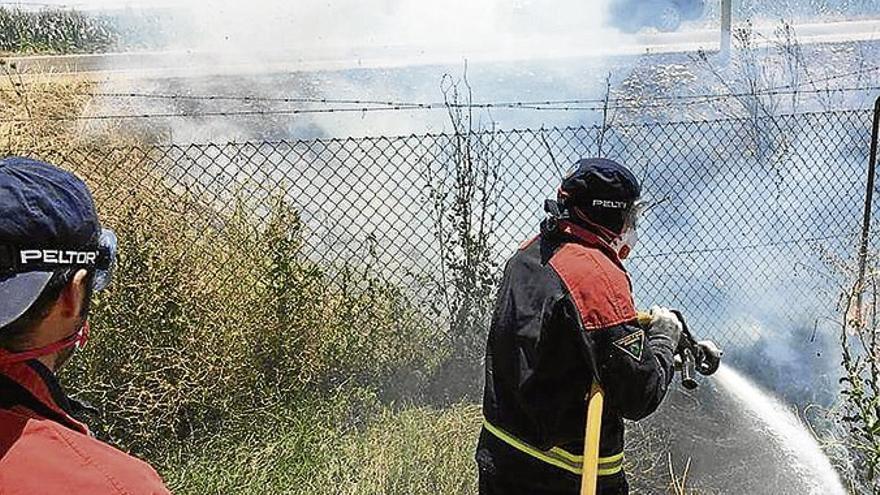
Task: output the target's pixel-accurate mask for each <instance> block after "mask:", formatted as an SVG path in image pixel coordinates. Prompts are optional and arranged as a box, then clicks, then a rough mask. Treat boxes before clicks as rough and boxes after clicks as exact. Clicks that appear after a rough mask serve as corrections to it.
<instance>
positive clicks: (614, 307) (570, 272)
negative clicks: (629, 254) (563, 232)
mask: <svg viewBox="0 0 880 495" xmlns="http://www.w3.org/2000/svg"><path fill="white" fill-rule="evenodd" d="M550 265H551V266H552V267H553V269H554V270H555V271H556V273H557V274H559V277H560V278H561V279H562V282H563V283H564V284H565V286H566V288H568V292H569V293H570V294H571V298H572V299H573V300H574V303H575V306H577V310H578V313H580V317H581V322H582V323H583V326H584V330H587V331H589V330H597V329H600V328H607V327H611V326H614V325H620V324H621V323H626V322H628V321H632V320H634V319H635V318H636V309H635V304H634V303H633V299H632V288H631V286H630V281H629V277H628V276H627V274H626V272H625V271H624V270H622V269H621V268H620V267H619V266H617V265H616V264H615V263H614V261H612V260H611V259H609V258H608V256H606V255H605V254H604V253H602V251H600V250H599V249H596V248H591V247H587V246H583V245H581V244H578V243H573V242H567V243H564V244H562V246H560V247H559V249H558V250H557V251H556V253H555V254H554V255H553V257H552V258H551V259H550Z"/></svg>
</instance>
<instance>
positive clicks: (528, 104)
mask: <svg viewBox="0 0 880 495" xmlns="http://www.w3.org/2000/svg"><path fill="white" fill-rule="evenodd" d="M876 71H880V66H872V67H867V68H862V69H859V70H858V71H852V72H848V73H843V74H835V75H832V76H827V77H824V78H819V79H810V80H808V81H804V82H801V83H797V84H787V85H780V86H774V87H770V88H765V89H760V90H756V91H751V92H738V93H737V92H729V93H717V94H697V95H655V96H651V97H648V98H638V97H617V98H609V99H607V100H606V99H605V98H575V99H566V100H534V101H499V102H484V103H469V104H464V103H448V102H428V103H425V102H413V101H390V100H371V99H345V98H342V99H340V98H306V97H267V96H253V95H241V96H236V95H220V94H214V95H192V94H167V93H142V92H103V91H86V92H75V93H74V94H76V95H78V96H89V97H96V98H137V99H157V100H172V101H177V100H183V101H236V102H242V103H259V102H266V103H298V104H321V105H371V106H382V107H390V108H393V109H428V110H430V109H438V108H449V107H452V108H475V109H492V108H525V109H535V108H532V107H551V106H559V105H562V106H565V105H578V108H577V109H578V110H585V109H587V110H588V109H592V108H593V107H597V108H598V109H604V108H605V106H604V104H605V103H606V102H608V103H614V105H613V108H625V107H623V106H622V105H621V103H638V108H643V107H644V106H645V104H646V103H654V102H661V101H664V102H665V101H670V102H676V103H677V104H686V103H681V102H686V101H696V103H693V104H703V103H706V102H709V101H714V100H721V99H729V98H744V97H753V96H782V95H792V94H800V93H804V94H809V93H825V92H834V91H860V90H875V89H877V87H876V86H872V87H862V88H813V89H802V88H801V87H802V86H806V85H808V84H809V85H813V86H815V84H816V83H820V82H829V81H834V80H840V79H845V78H847V77H853V76H857V75H863V74H867V73H869V72H876ZM0 91H5V92H10V91H15V90H10V89H2V90H0ZM40 92H51V90H40ZM582 105H590V107H589V108H584V107H583V106H582ZM599 105H602V106H599ZM655 106H656V107H659V106H660V105H655ZM609 108H611V107H609Z"/></svg>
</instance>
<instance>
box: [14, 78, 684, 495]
mask: <svg viewBox="0 0 880 495" xmlns="http://www.w3.org/2000/svg"><path fill="white" fill-rule="evenodd" d="M29 79H30V80H29V81H28V83H27V84H24V83H23V81H22V79H20V78H19V76H17V75H16V74H14V73H12V72H10V73H8V74H7V75H6V79H5V83H4V84H5V85H4V86H3V89H5V90H6V91H3V92H2V93H0V97H2V98H3V103H4V105H3V106H2V112H3V113H2V114H0V117H2V118H6V119H9V118H21V119H32V120H29V121H27V122H19V123H6V124H4V127H2V128H0V131H2V136H0V147H2V148H3V149H4V150H5V151H6V152H7V153H8V152H13V151H14V152H25V151H26V152H27V153H28V154H31V155H34V156H38V157H43V158H45V159H47V160H50V161H52V162H55V163H57V164H60V165H62V166H65V167H68V168H70V169H72V170H74V171H75V172H77V173H78V174H80V175H81V176H82V177H84V178H85V179H86V180H87V181H88V182H89V183H90V184H91V185H92V187H93V190H94V192H95V197H96V201H97V203H98V206H99V211H100V212H101V214H102V216H103V221H104V223H105V224H107V225H109V226H112V227H113V228H115V229H116V231H117V234H118V235H119V237H120V242H121V256H120V263H119V270H118V273H117V278H116V280H115V282H114V285H113V287H112V289H111V290H110V291H109V292H107V293H106V294H103V295H101V297H99V298H98V299H97V301H96V305H95V308H94V313H93V328H94V329H95V331H94V339H93V342H92V343H91V344H90V346H89V347H88V348H87V349H86V350H85V352H84V353H83V354H81V355H80V356H78V357H77V359H75V360H74V362H73V364H72V365H71V366H72V367H71V368H70V369H69V370H66V373H65V376H64V379H65V382H66V383H67V384H69V386H71V388H72V389H74V391H75V392H77V393H78V394H80V395H84V396H85V397H86V398H88V399H91V400H92V401H93V402H95V403H96V404H99V405H100V406H101V408H102V411H103V412H102V414H101V417H100V418H99V419H98V421H96V422H95V423H93V424H94V426H96V427H97V430H98V432H99V433H100V434H101V435H102V436H103V437H104V438H107V439H110V440H111V441H113V442H114V443H115V444H117V445H119V446H121V447H123V448H125V449H127V450H130V451H133V452H135V453H137V454H139V455H141V456H144V457H146V458H147V459H148V460H149V461H150V462H151V463H153V464H154V465H156V466H157V467H158V468H159V469H160V471H161V472H162V474H163V476H165V477H166V479H167V480H168V482H169V484H170V486H171V487H172V488H173V489H174V490H175V491H176V492H178V493H198V494H202V493H217V494H225V493H292V494H319V495H320V494H331V493H332V494H338V493H342V494H351V495H354V494H401V495H403V494H411V493H449V494H459V493H461V494H469V493H476V470H475V466H474V464H473V461H472V456H473V450H474V447H475V442H476V438H477V432H478V430H479V427H480V411H479V407H478V406H475V405H468V404H460V405H454V406H452V407H449V408H444V409H433V408H429V407H419V406H407V407H402V406H400V405H399V404H398V405H395V404H394V403H392V402H389V401H388V397H389V391H396V390H399V389H400V388H401V383H403V380H405V381H406V383H407V387H410V386H413V384H415V385H418V384H419V383H423V382H424V381H425V380H427V379H429V377H430V376H432V374H434V373H435V372H436V370H437V369H438V368H439V367H440V364H441V363H442V362H443V360H444V359H445V358H446V356H447V355H448V349H444V348H443V347H442V346H438V345H437V344H436V343H437V342H440V341H441V340H440V339H439V338H438V335H437V330H436V329H435V328H433V327H432V326H431V325H430V324H429V323H428V322H429V321H430V320H429V319H426V318H424V315H423V314H422V313H421V312H420V311H419V310H418V309H417V308H415V307H414V306H412V305H411V304H410V303H409V302H408V300H407V297H406V295H405V294H404V293H403V292H402V291H401V290H400V289H399V288H397V287H395V286H394V285H393V284H389V283H387V282H386V281H384V280H381V279H379V278H377V277H376V276H374V275H373V271H372V270H371V268H370V267H369V266H343V267H326V266H319V265H317V264H315V263H314V262H311V261H309V260H308V259H307V258H306V257H305V256H303V255H302V253H301V252H300V251H301V250H300V248H301V246H302V237H301V234H302V225H301V222H300V221H299V217H298V215H297V212H296V211H295V210H294V209H292V208H290V207H289V206H288V205H286V204H285V203H284V202H283V201H281V200H280V199H279V200H275V201H274V202H273V203H272V204H271V205H270V206H271V214H270V215H269V216H268V218H269V220H268V221H261V222H257V221H256V220H255V219H254V218H253V217H252V215H251V214H250V213H249V212H251V211H253V205H250V204H248V203H247V202H246V201H240V202H235V201H234V202H233V204H229V205H225V207H224V208H217V205H210V204H205V203H204V202H202V201H201V200H200V199H199V198H198V197H195V196H194V195H192V194H188V193H187V192H186V191H183V192H181V191H178V190H172V189H170V188H169V187H168V186H167V184H166V182H165V180H164V178H163V176H162V175H161V173H159V172H158V170H157V168H155V167H154V165H155V164H156V163H157V160H159V158H158V157H156V156H155V154H154V151H153V150H152V148H151V147H150V146H148V144H149V141H150V137H149V136H150V135H149V133H143V132H138V133H131V132H128V131H127V130H125V129H123V128H120V127H113V126H110V127H105V128H104V129H103V130H102V132H100V133H95V132H93V131H89V132H85V129H84V128H83V127H81V126H80V125H79V124H77V123H75V122H70V121H59V120H53V118H60V117H68V116H75V115H77V114H79V113H80V112H84V111H88V105H89V100H88V98H87V97H84V96H82V93H83V92H86V91H88V89H89V88H90V87H91V83H89V82H87V81H77V80H67V81H58V80H50V79H48V78H47V79H43V80H41V79H40V78H39V77H38V76H36V77H35V76H30V78H29ZM273 197H276V198H279V197H280V196H278V195H275V196H273ZM331 268H332V269H331ZM331 273H332V274H333V275H332V276H331ZM214 274H220V275H219V276H215V275H214ZM341 288H344V289H341ZM639 432H640V430H634V434H635V435H639V434H640V433H639ZM642 433H644V432H642ZM630 444H631V445H637V446H645V448H648V447H649V446H650V445H651V442H649V441H647V440H642V439H637V440H633V441H632V442H630ZM648 454H649V452H644V453H642V452H634V453H631V458H633V459H647V458H648V457H649V456H648ZM627 468H628V471H629V472H631V473H632V476H633V478H634V484H635V485H639V486H657V484H658V483H659V484H660V485H662V484H664V483H667V481H665V480H667V479H668V478H665V476H666V473H660V472H659V470H657V469H655V468H653V467H650V466H647V465H644V464H642V465H634V464H632V463H630V464H629V465H628V467H627ZM658 476H660V477H663V480H664V481H659V482H658V481H657V477H658ZM673 477H675V476H673ZM648 478H651V482H650V483H648V482H647V481H646V480H647V479H648ZM685 478H686V473H685V475H684V476H682V477H680V479H681V482H678V481H677V482H675V483H673V484H672V485H671V488H670V491H671V493H684V492H683V487H684V479H685Z"/></svg>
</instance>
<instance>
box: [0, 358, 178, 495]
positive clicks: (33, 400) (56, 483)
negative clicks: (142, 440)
mask: <svg viewBox="0 0 880 495" xmlns="http://www.w3.org/2000/svg"><path fill="white" fill-rule="evenodd" d="M3 353H4V351H2V350H0V355H3ZM71 410H72V408H71V402H70V400H69V399H68V398H67V396H66V395H65V394H64V393H63V392H62V390H61V387H60V386H59V385H58V382H57V380H56V379H55V376H54V374H53V373H52V372H51V371H50V370H49V369H48V368H46V367H45V366H43V364H42V363H40V362H39V361H35V360H32V361H27V362H23V363H15V364H5V365H0V495H14V494H28V495H31V494H44V493H45V494H54V493H63V494H79V493H82V494H90V495H92V494H114V495H122V494H125V495H140V494H151V495H153V494H169V493H170V492H169V491H168V489H167V488H165V485H164V484H163V483H162V479H161V478H160V477H159V475H158V474H157V473H156V471H155V470H154V469H153V468H152V467H150V466H149V465H148V464H147V463H145V462H143V461H141V460H138V459H136V458H134V457H131V456H129V455H128V454H125V453H124V452H122V451H120V450H117V449H115V448H113V447H111V446H110V445H107V444H105V443H103V442H101V441H99V440H96V439H95V438H93V437H91V436H90V435H89V430H88V427H86V425H84V424H82V423H80V422H79V421H77V420H76V419H74V418H73V417H72V416H71V414H70V412H69V411H71Z"/></svg>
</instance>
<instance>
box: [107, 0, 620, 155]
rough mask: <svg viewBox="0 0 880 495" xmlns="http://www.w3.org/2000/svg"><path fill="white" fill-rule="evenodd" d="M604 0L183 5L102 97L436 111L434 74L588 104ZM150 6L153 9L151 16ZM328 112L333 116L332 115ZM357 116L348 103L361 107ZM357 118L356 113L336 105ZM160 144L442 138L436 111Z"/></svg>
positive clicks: (239, 122) (260, 124)
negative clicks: (148, 52) (411, 106)
mask: <svg viewBox="0 0 880 495" xmlns="http://www.w3.org/2000/svg"><path fill="white" fill-rule="evenodd" d="M606 3H607V2H606V0H601V1H588V2H583V1H577V0H563V1H551V0H532V1H528V0H520V1H513V2H511V1H506V0H480V1H468V0H451V1H445V2H421V1H415V0H409V1H404V0H368V1H355V0H336V1H329V2H328V1H320V0H300V1H297V2H270V1H267V0H257V1H252V2H238V1H233V0H209V1H207V2H202V1H195V0H190V1H188V2H179V3H177V4H175V6H174V7H161V9H160V10H167V9H172V10H171V11H172V12H173V13H174V15H173V16H168V17H169V18H173V19H174V21H173V23H171V24H172V25H170V26H164V29H163V30H162V32H161V33H157V37H162V38H163V39H162V40H157V41H156V44H159V45H165V46H167V47H168V51H167V52H164V53H161V54H159V55H157V56H155V57H150V58H148V59H146V60H148V61H147V62H145V65H143V66H142V67H136V68H134V69H132V67H131V65H130V64H131V61H130V60H124V63H125V64H127V65H125V66H120V67H114V69H118V70H117V74H116V75H115V77H113V78H111V79H109V80H108V81H107V82H105V83H104V86H103V88H102V89H103V90H105V91H107V92H140V93H144V92H150V93H171V94H189V95H200V94H207V95H225V96H248V97H254V98H255V99H259V98H274V99H277V98H310V99H321V98H326V99H350V100H378V101H396V102H422V103H423V102H441V101H442V100H443V94H442V92H441V88H440V82H441V78H442V77H443V75H444V74H452V75H453V76H454V77H455V78H456V79H460V78H462V77H463V76H464V75H465V69H464V67H465V64H467V71H466V74H467V76H468V78H469V80H470V83H471V85H472V87H473V88H474V93H475V99H477V100H495V101H497V100H498V99H504V98H509V99H511V100H514V101H516V100H521V99H558V98H560V97H569V96H577V97H581V98H586V97H597V96H601V94H602V92H603V91H604V77H605V75H606V74H607V72H608V71H609V67H608V66H607V63H606V60H605V58H604V57H603V56H602V55H601V51H602V50H604V49H607V47H608V46H614V45H615V44H616V43H619V42H620V41H621V40H622V39H624V38H625V36H624V35H622V34H621V33H619V32H618V31H616V30H614V29H609V28H607V27H605V24H606V22H605V19H606V10H607V5H606ZM157 8H158V7H157ZM328 106H334V105H308V104H287V103H281V102H262V103H261V102H258V101H254V102H245V103H243V102H230V101H220V102H218V101H213V102H212V101H207V102H206V101H203V102H192V101H189V102H183V101H164V102H163V101H155V100H149V101H124V102H120V101H105V102H103V105H102V106H99V107H96V108H95V109H94V113H120V112H123V111H125V112H131V113H181V112H184V111H185V112H189V113H204V112H236V111H262V110H271V111H278V110H288V109H292V108H306V109H311V110H314V109H316V108H318V109H320V108H327V107H328ZM335 106H337V107H338V106H339V105H335ZM363 106H366V105H360V107H363ZM346 107H347V108H353V109H357V108H358V107H359V106H358V105H346ZM490 118H491V119H492V120H494V121H496V122H498V124H499V125H500V126H503V127H513V126H516V127H523V126H531V125H541V124H544V123H547V120H548V119H549V120H550V121H551V122H550V124H551V125H553V124H557V123H559V122H560V121H561V120H564V119H568V120H565V121H564V122H563V123H570V122H571V119H581V118H582V116H573V115H570V114H569V115H560V114H555V115H547V114H545V115H526V114H525V113H524V112H503V111H502V112H497V113H496V114H494V115H491V116H488V115H487V116H486V120H488V119H490ZM153 122H154V123H155V122H158V123H159V124H161V125H163V126H165V127H166V128H167V129H168V134H169V135H170V136H171V138H172V139H173V140H174V141H176V142H180V143H186V142H218V141H221V142H226V141H242V140H261V139H282V138H284V139H295V138H315V137H336V136H364V135H379V134H381V135H396V134H412V133H422V132H442V131H443V130H446V129H447V116H446V114H445V112H444V111H443V110H442V109H440V110H434V111H413V112H407V111H393V112H364V113H357V112H354V113H344V114H332V115H326V114H298V115H257V116H253V117H234V118H233V117H230V118H224V117H212V118H205V119H197V118H187V119H181V118H173V119H167V120H154V121H153Z"/></svg>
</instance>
